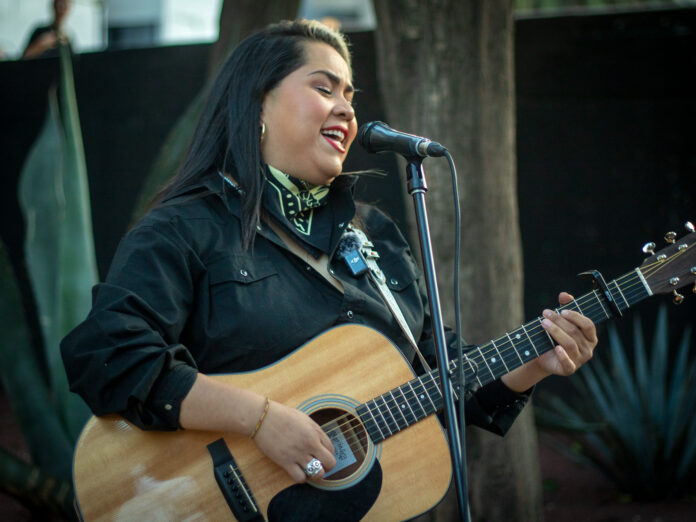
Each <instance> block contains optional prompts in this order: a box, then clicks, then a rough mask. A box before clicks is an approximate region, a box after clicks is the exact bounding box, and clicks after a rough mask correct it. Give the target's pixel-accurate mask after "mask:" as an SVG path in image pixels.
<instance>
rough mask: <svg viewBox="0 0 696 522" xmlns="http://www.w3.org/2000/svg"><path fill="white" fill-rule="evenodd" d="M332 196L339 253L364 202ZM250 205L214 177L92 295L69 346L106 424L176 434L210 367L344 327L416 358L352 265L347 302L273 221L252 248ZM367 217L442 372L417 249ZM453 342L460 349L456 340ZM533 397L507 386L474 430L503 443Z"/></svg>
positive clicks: (481, 405)
mask: <svg viewBox="0 0 696 522" xmlns="http://www.w3.org/2000/svg"><path fill="white" fill-rule="evenodd" d="M331 198H332V199H331V201H330V203H329V204H330V205H333V207H332V211H333V216H334V218H333V221H334V225H333V231H332V238H331V249H332V254H333V253H334V252H335V250H336V245H337V244H338V241H339V239H340V237H341V235H342V233H343V231H344V230H345V227H346V226H347V225H348V223H349V222H350V220H351V219H352V218H353V215H354V213H355V206H354V204H353V200H352V197H351V196H350V189H349V188H344V189H340V188H337V189H334V188H332V195H331ZM239 207H240V200H239V196H238V195H237V194H236V193H234V192H233V191H232V190H231V189H230V188H229V187H226V185H225V184H224V182H223V180H222V179H221V178H220V177H218V176H217V175H212V176H209V177H207V178H205V179H204V181H203V182H202V183H201V185H200V186H199V187H197V188H195V189H194V190H192V191H190V192H189V193H187V194H184V195H181V196H180V197H177V198H175V199H174V200H172V201H170V202H168V203H165V204H163V205H161V206H159V207H157V208H155V209H154V210H152V211H151V212H150V213H149V214H148V215H146V216H145V217H144V218H143V219H142V220H141V221H140V222H138V223H137V224H136V225H135V227H134V228H133V229H132V230H130V231H129V232H128V233H127V234H126V236H125V237H124V238H123V239H122V241H121V243H120V245H119V247H118V250H117V252H116V255H115V257H114V260H113V263H112V265H111V268H110V270H109V274H108V276H107V278H106V281H105V282H104V283H101V284H98V285H96V286H95V287H94V289H93V305H92V310H91V312H90V314H89V315H88V317H87V318H86V320H85V321H84V322H83V323H82V324H80V325H79V326H78V327H77V328H75V329H74V330H73V331H72V332H71V333H70V334H69V335H68V336H67V337H66V338H65V339H64V340H63V342H62V344H61V349H62V354H63V359H64V363H65V367H66V371H67V374H68V378H69V381H70V385H71V389H72V391H74V392H77V393H79V394H80V395H81V396H82V397H83V399H84V400H85V401H86V402H87V404H88V405H89V406H90V408H91V409H92V411H93V412H94V413H95V414H96V415H102V414H106V413H114V412H116V413H120V414H121V415H123V416H124V417H126V418H127V419H129V420H130V421H132V422H134V423H135V424H136V425H138V426H140V427H142V428H145V429H174V428H176V427H177V426H178V418H179V407H180V404H181V401H182V400H183V398H184V397H185V396H186V394H187V393H188V391H189V390H190V388H191V386H192V385H193V382H194V380H195V377H196V373H197V371H199V372H202V373H207V374H211V373H230V372H240V371H246V370H252V369H256V368H260V367H262V366H266V365H268V364H271V363H273V362H275V361H277V360H279V359H280V358H282V357H283V356H285V355H287V354H288V353H290V352H291V351H292V350H294V349H295V348H297V347H299V346H301V345H302V344H304V343H306V342H307V341H308V340H310V339H312V338H313V337H315V336H317V335H319V334H321V333H322V332H324V331H325V330H327V329H329V328H331V327H333V326H336V325H339V324H342V323H358V324H364V325H367V326H370V327H372V328H374V329H376V330H378V331H379V332H381V333H382V334H384V335H385V336H386V337H387V338H389V339H391V340H392V342H394V343H395V344H396V345H397V346H398V347H399V348H400V349H401V350H402V351H403V352H404V353H406V354H410V355H412V352H413V350H412V348H411V347H410V346H409V343H408V341H407V340H406V338H405V337H404V335H403V334H402V332H401V329H400V327H399V325H398V323H397V322H396V320H395V319H394V317H393V315H392V314H391V312H390V311H389V309H388V308H387V306H386V305H385V303H384V301H383V299H382V297H381V296H380V294H379V291H378V289H377V288H376V287H375V285H374V283H373V282H372V281H371V280H370V278H369V276H368V275H367V274H363V275H361V276H360V277H353V276H352V275H351V273H350V271H349V269H348V267H347V266H346V265H345V264H344V262H343V260H342V259H340V258H338V256H335V255H332V256H329V258H330V260H329V270H330V273H331V274H332V275H333V276H334V277H336V278H337V279H338V280H339V281H340V282H341V284H342V285H343V289H344V292H343V293H341V292H340V291H339V290H338V289H336V288H335V287H334V286H333V285H331V284H330V283H329V282H328V281H327V280H326V279H325V278H324V277H323V276H322V275H320V274H319V273H318V272H316V271H315V270H314V268H312V267H311V266H310V265H309V264H306V263H305V262H303V261H302V260H301V259H300V258H299V257H298V256H296V255H294V254H293V253H291V252H290V251H289V250H288V249H287V248H286V246H285V244H284V243H283V241H282V240H281V239H280V238H279V237H278V235H277V234H275V232H274V231H273V230H272V229H271V228H270V227H268V225H266V224H265V223H262V225H261V226H260V227H258V229H257V237H256V239H255V241H254V244H253V247H252V248H250V249H248V250H245V249H244V248H243V246H242V241H241V237H242V235H241V222H240V219H239V211H240V208H239ZM357 214H358V219H359V221H360V226H361V228H362V229H363V230H364V231H365V233H366V234H367V236H368V237H369V238H370V240H371V241H372V242H373V243H374V245H375V250H376V251H377V252H378V253H379V255H380V259H379V265H380V268H381V270H382V271H383V272H384V274H385V275H386V281H387V284H388V285H389V287H390V289H391V291H392V293H393V295H394V298H395V300H396V301H397V302H398V304H399V306H400V308H401V310H402V312H403V315H404V317H405V319H406V321H407V322H408V324H409V326H410V328H411V330H412V332H413V335H414V337H415V338H416V339H419V347H420V349H421V351H422V352H423V354H424V355H425V356H426V358H427V359H429V362H430V364H431V365H432V366H435V364H434V362H435V357H434V345H433V340H432V331H431V328H430V316H429V309H428V306H427V297H426V293H425V289H424V283H423V281H422V278H421V273H420V271H419V269H418V266H417V265H416V262H415V261H414V259H413V257H412V255H411V252H410V250H409V246H408V244H407V243H406V241H405V240H404V238H403V236H402V235H401V233H400V232H399V230H398V229H397V227H396V225H395V224H394V223H393V222H392V221H391V220H390V219H389V218H387V217H386V216H385V215H384V214H383V213H382V212H380V211H379V210H377V209H376V208H374V207H370V206H362V205H359V206H358V209H357ZM448 341H449V343H450V346H454V342H455V339H454V335H453V334H452V332H449V331H448ZM415 366H416V367H418V366H419V365H418V363H417V361H416V363H415ZM527 398H528V395H527V394H517V393H514V392H512V391H510V390H509V389H508V388H507V387H505V386H504V385H503V384H502V383H501V382H500V381H495V382H493V383H490V384H488V385H487V386H484V387H483V388H481V389H480V390H478V391H477V392H476V393H474V394H473V395H471V396H470V397H469V398H468V399H467V405H466V409H467V421H468V422H469V423H474V424H476V425H479V426H481V427H483V428H486V429H488V430H490V431H493V432H496V433H499V434H503V433H505V431H507V429H508V428H509V427H510V425H511V424H512V422H513V420H514V419H515V417H516V416H517V415H518V414H519V412H520V411H521V410H522V408H523V406H524V404H525V403H526V401H527Z"/></svg>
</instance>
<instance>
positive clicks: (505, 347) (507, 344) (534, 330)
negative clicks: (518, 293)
mask: <svg viewBox="0 0 696 522" xmlns="http://www.w3.org/2000/svg"><path fill="white" fill-rule="evenodd" d="M652 265H653V266H654V269H653V270H651V268H652V267H651V266H650V265H647V267H646V269H645V270H644V272H650V271H652V272H655V271H658V270H662V269H663V268H664V266H665V262H664V261H663V262H655V263H652ZM647 275H648V276H650V275H651V274H650V273H648V274H647ZM631 278H633V281H632V282H631V284H630V285H628V286H626V287H624V288H621V287H620V286H619V282H621V281H622V280H626V279H631ZM612 282H613V283H615V286H616V287H617V289H618V291H619V293H621V294H622V296H623V295H625V294H626V293H627V292H629V291H630V290H632V289H633V288H634V287H635V288H637V289H639V290H640V289H644V286H643V283H642V282H641V281H640V279H639V278H638V276H637V274H636V273H635V271H632V272H629V273H627V274H624V275H623V276H621V277H619V278H617V279H616V280H615V281H611V282H610V283H609V284H611V283H612ZM586 296H587V297H588V299H586V300H585V301H581V300H580V299H581V298H582V297H585V296H581V298H578V299H577V300H574V301H571V302H570V303H567V304H566V305H562V306H561V307H559V308H557V309H556V310H558V311H562V310H564V309H567V308H571V307H572V306H573V305H577V304H579V305H580V306H577V307H578V308H579V309H580V310H582V309H587V308H586V306H585V307H583V306H582V305H583V304H584V305H587V302H588V300H590V301H594V300H597V301H599V300H600V297H597V291H596V290H595V291H593V292H590V293H588V294H586ZM630 297H635V296H633V295H631V296H630ZM592 298H594V299H592ZM628 306H629V307H630V306H631V304H630V303H628ZM600 309H603V307H602V305H601V304H599V305H598V306H594V307H592V308H591V309H587V310H588V311H589V312H596V311H598V310H600ZM602 311H603V312H604V310H602ZM581 313H582V312H581ZM583 315H586V316H587V315H592V314H588V313H587V312H585V313H583ZM604 315H606V313H604ZM541 320H542V318H541V317H539V318H537V321H538V322H539V325H538V326H535V325H534V323H535V321H530V322H529V323H527V324H525V325H524V326H530V325H531V329H527V334H528V335H529V336H530V337H531V336H532V335H536V334H538V333H543V331H544V328H543V327H541ZM521 328H522V327H519V328H517V330H520V329H521ZM513 332H515V330H513V331H512V332H506V335H505V336H501V337H499V338H497V339H494V340H493V341H489V343H487V344H484V345H482V346H480V347H479V350H478V351H479V352H481V355H482V356H485V355H487V354H493V352H494V351H498V352H499V353H500V355H501V359H502V361H503V364H504V365H505V366H506V367H507V364H506V363H507V362H509V361H510V360H512V362H513V366H516V365H515V362H516V360H517V359H521V357H520V356H519V352H517V351H516V350H515V348H514V343H513V342H511V340H508V339H505V337H506V336H509V334H510V333H513ZM544 337H545V336H541V340H542V341H544V340H545V339H544ZM537 340H538V339H537ZM532 341H533V340H532ZM496 342H497V343H499V345H500V346H501V348H502V349H499V348H497V345H496ZM532 346H533V347H534V343H533V342H532ZM486 348H489V349H487V350H485V351H484V349H486ZM510 348H512V350H513V351H511V349H510ZM535 351H536V350H535ZM545 351H547V350H545ZM511 354H512V357H508V358H507V359H506V357H505V356H506V355H511ZM473 357H476V356H475V355H474V356H473ZM481 362H482V361H481ZM484 364H486V365H487V362H485V363H484Z"/></svg>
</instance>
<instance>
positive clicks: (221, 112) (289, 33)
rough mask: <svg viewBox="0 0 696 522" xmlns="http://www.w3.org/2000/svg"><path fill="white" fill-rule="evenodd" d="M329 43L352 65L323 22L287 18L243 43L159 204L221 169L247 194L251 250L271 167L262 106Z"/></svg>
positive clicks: (245, 226)
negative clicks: (312, 52)
mask: <svg viewBox="0 0 696 522" xmlns="http://www.w3.org/2000/svg"><path fill="white" fill-rule="evenodd" d="M307 42H323V43H326V44H328V45H330V46H331V47H333V48H334V49H335V50H336V51H337V52H338V53H339V54H340V55H341V56H342V57H343V59H344V60H345V61H346V63H347V64H348V68H349V69H350V67H351V61H350V53H349V51H348V44H347V42H346V40H345V37H344V36H343V35H342V34H341V33H339V32H338V31H335V30H333V29H330V28H329V27H327V26H325V25H323V24H322V23H320V22H316V21H309V20H295V21H283V22H280V23H278V24H274V25H270V26H268V27H267V28H266V29H264V30H262V31H260V32H258V33H256V34H253V35H252V36H250V37H248V38H246V39H245V40H244V41H243V42H241V43H240V44H239V45H238V46H237V47H236V48H235V49H234V51H233V52H232V54H230V56H229V58H228V59H227V61H226V62H225V64H224V65H223V66H222V69H221V70H220V73H219V74H218V76H217V78H216V79H215V82H214V83H213V86H212V88H211V91H210V94H209V95H208V99H207V101H206V104H205V106H204V108H203V113H202V114H201V118H200V120H199V122H198V125H197V127H196V130H195V132H194V134H193V137H192V139H191V144H190V145H189V150H188V153H187V155H186V158H185V159H184V161H183V163H182V165H181V168H180V169H179V172H178V173H177V174H176V176H175V177H174V178H173V179H172V180H171V181H170V182H169V183H168V184H167V185H166V186H165V187H164V188H163V189H162V190H161V191H160V193H159V194H158V195H157V196H156V197H155V200H154V206H156V205H157V204H159V203H163V202H164V201H166V200H167V199H171V198H172V197H174V196H176V195H177V194H180V193H181V192H183V191H184V190H186V189H187V188H189V187H191V186H192V185H194V184H196V183H197V181H198V180H199V179H200V178H201V177H203V176H205V175H207V174H209V173H211V172H216V171H218V170H220V171H221V172H228V173H230V174H231V175H232V176H233V177H234V179H235V180H236V181H237V183H239V186H240V188H241V189H242V190H243V192H244V197H243V198H242V207H241V221H242V241H243V244H244V247H245V248H248V247H249V245H251V244H252V242H253V240H254V236H255V234H256V226H257V225H258V224H259V220H260V208H261V195H262V190H263V184H264V180H265V176H264V169H265V165H264V163H263V159H262V158H261V150H260V146H259V145H260V139H261V130H260V117H261V104H262V102H263V98H264V96H265V94H266V93H267V92H269V91H270V90H272V89H273V88H274V87H276V86H277V85H278V84H279V83H280V82H281V81H282V80H283V78H285V77H286V76H287V75H289V74H290V73H292V72H293V71H295V70H297V69H299V68H300V67H302V66H303V65H304V63H305V60H306V56H305V49H304V44H305V43H307Z"/></svg>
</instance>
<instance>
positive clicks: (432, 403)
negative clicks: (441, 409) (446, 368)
mask: <svg viewBox="0 0 696 522" xmlns="http://www.w3.org/2000/svg"><path fill="white" fill-rule="evenodd" d="M429 375H430V377H431V378H432V374H429ZM418 382H419V383H420V385H421V387H422V388H423V392H424V393H423V394H422V395H425V396H426V397H427V398H428V400H429V401H430V404H431V405H432V407H433V411H437V406H435V403H434V402H433V398H432V397H431V396H430V394H429V393H428V389H427V388H426V387H425V383H424V382H423V379H421V378H420V377H418Z"/></svg>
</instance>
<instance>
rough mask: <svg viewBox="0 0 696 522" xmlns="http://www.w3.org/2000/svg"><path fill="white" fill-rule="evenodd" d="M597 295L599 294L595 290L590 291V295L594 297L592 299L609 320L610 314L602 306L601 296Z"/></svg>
mask: <svg viewBox="0 0 696 522" xmlns="http://www.w3.org/2000/svg"><path fill="white" fill-rule="evenodd" d="M598 294H599V292H597V290H593V291H592V295H594V298H595V299H596V300H597V302H598V303H599V306H601V307H602V311H603V312H604V315H605V316H606V318H607V319H609V318H610V317H611V314H610V313H609V311H608V310H607V307H606V306H604V299H602V296H601V295H598Z"/></svg>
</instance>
